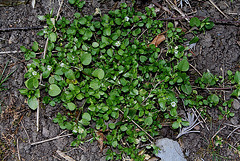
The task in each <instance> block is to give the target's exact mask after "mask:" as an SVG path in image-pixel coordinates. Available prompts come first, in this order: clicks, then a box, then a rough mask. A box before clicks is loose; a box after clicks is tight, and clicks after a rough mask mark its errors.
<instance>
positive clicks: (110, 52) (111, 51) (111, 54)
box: [107, 49, 113, 57]
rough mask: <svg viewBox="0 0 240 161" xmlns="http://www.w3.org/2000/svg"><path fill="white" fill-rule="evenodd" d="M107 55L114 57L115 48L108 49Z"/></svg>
mask: <svg viewBox="0 0 240 161" xmlns="http://www.w3.org/2000/svg"><path fill="white" fill-rule="evenodd" d="M107 55H108V56H110V57H112V56H113V49H108V50H107Z"/></svg>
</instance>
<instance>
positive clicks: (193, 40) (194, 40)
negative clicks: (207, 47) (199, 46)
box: [189, 36, 199, 44]
mask: <svg viewBox="0 0 240 161" xmlns="http://www.w3.org/2000/svg"><path fill="white" fill-rule="evenodd" d="M198 41H199V38H198V37H197V36H195V37H194V38H192V40H191V41H190V42H189V44H194V43H197V42H198Z"/></svg>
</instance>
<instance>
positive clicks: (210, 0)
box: [209, 0, 228, 19]
mask: <svg viewBox="0 0 240 161" xmlns="http://www.w3.org/2000/svg"><path fill="white" fill-rule="evenodd" d="M209 2H211V3H212V5H213V6H214V7H215V8H216V9H217V10H218V11H219V12H220V13H221V14H222V15H223V16H224V17H226V18H227V19H228V16H227V15H226V14H225V13H223V12H222V11H221V10H220V9H219V8H218V6H217V5H216V4H215V3H214V2H213V1H212V0H209Z"/></svg>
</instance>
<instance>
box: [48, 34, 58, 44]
mask: <svg viewBox="0 0 240 161" xmlns="http://www.w3.org/2000/svg"><path fill="white" fill-rule="evenodd" d="M49 40H50V41H51V42H55V41H56V40H57V34H55V33H54V32H52V33H51V34H50V35H49Z"/></svg>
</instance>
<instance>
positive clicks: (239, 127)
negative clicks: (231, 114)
mask: <svg viewBox="0 0 240 161" xmlns="http://www.w3.org/2000/svg"><path fill="white" fill-rule="evenodd" d="M237 129H240V126H238V127H236V128H235V129H234V130H233V131H231V132H230V134H229V135H228V136H227V139H228V138H229V137H230V136H231V135H232V134H233V133H234V132H235V131H236V130H237Z"/></svg>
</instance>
